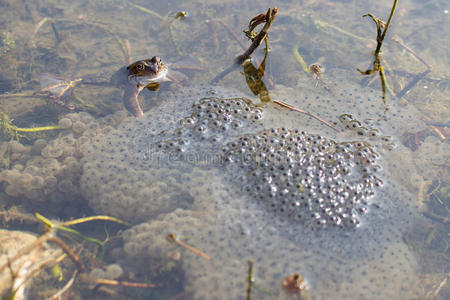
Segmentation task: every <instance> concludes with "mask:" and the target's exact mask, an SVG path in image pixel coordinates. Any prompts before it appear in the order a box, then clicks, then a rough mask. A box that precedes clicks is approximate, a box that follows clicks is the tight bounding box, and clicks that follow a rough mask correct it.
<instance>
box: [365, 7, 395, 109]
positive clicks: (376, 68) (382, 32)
mask: <svg viewBox="0 0 450 300" xmlns="http://www.w3.org/2000/svg"><path fill="white" fill-rule="evenodd" d="M397 2H398V0H394V4H393V5H392V9H391V13H390V15H389V19H388V21H387V23H386V24H385V23H384V22H383V20H381V19H380V18H377V17H375V16H374V15H372V14H370V13H369V14H365V15H363V17H370V18H371V19H372V21H373V22H374V23H375V25H376V26H377V48H376V49H375V53H374V56H375V60H374V61H373V63H372V67H371V68H370V67H369V69H367V70H366V71H362V70H360V69H357V70H358V71H359V72H360V73H361V74H362V75H372V74H373V73H375V72H378V73H379V75H380V79H381V90H382V99H383V103H384V105H385V106H386V86H387V82H386V77H385V74H384V68H383V66H382V65H381V61H380V51H381V46H382V45H383V40H384V37H385V36H386V33H387V30H388V28H389V26H390V25H391V21H392V18H393V17H394V12H395V9H396V7H397ZM383 28H384V29H383ZM386 111H387V107H385V112H386Z"/></svg>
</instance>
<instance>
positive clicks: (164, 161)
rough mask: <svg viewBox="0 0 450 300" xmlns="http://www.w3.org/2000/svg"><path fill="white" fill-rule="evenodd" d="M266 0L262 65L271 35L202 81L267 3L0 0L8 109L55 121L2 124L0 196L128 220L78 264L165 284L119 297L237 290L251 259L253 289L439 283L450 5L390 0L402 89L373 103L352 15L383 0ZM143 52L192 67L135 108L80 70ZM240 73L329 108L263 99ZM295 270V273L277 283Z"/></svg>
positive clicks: (110, 66)
mask: <svg viewBox="0 0 450 300" xmlns="http://www.w3.org/2000/svg"><path fill="white" fill-rule="evenodd" d="M276 4H277V6H278V13H277V15H276V17H275V22H274V24H273V25H272V28H271V29H270V33H269V47H270V51H269V53H268V58H267V60H266V62H265V74H264V76H263V77H262V81H260V80H259V79H260V78H261V76H260V75H261V73H251V70H253V71H255V70H256V69H257V67H258V66H259V64H260V63H261V61H263V57H264V43H263V44H262V45H261V46H260V47H259V48H258V49H257V50H256V51H255V53H254V54H253V60H252V63H253V65H254V67H253V68H252V67H251V65H246V68H245V69H244V68H240V69H239V68H237V69H236V70H234V71H233V72H231V73H229V74H227V75H225V76H224V77H223V78H220V80H217V81H216V82H215V83H214V84H211V83H210V81H211V80H212V79H213V78H215V77H216V76H217V75H218V74H219V73H220V72H222V71H223V70H225V69H226V68H227V67H229V66H230V65H231V64H232V63H233V59H234V58H235V57H236V56H238V55H239V54H242V53H243V52H244V49H243V48H242V47H241V46H240V44H239V43H242V44H243V45H244V47H248V46H249V45H250V42H249V41H248V40H247V38H245V36H244V34H243V33H242V30H244V29H246V26H247V24H248V22H249V20H251V19H252V18H253V17H254V16H256V15H258V14H260V13H265V11H266V10H267V9H268V8H269V7H273V3H270V2H268V1H226V2H224V1H209V2H208V3H207V4H206V3H201V2H198V1H126V2H123V1H95V2H85V1H75V2H64V1H63V2H58V3H48V2H41V1H33V2H31V3H28V2H27V3H26V4H25V3H24V4H23V5H19V4H17V3H16V2H13V1H4V2H2V3H0V5H1V6H3V7H4V8H5V9H6V10H8V11H10V12H11V15H9V16H6V15H2V16H1V19H0V20H1V21H2V22H1V23H0V24H2V26H3V27H2V28H1V30H0V31H1V32H0V33H1V34H2V40H1V44H0V56H1V57H2V61H1V64H2V71H1V73H0V92H1V93H2V94H1V95H0V97H2V95H3V97H2V98H0V110H1V111H2V112H4V113H6V114H7V115H8V116H9V117H10V118H11V119H14V125H17V126H18V127H37V126H44V125H49V124H59V125H61V126H62V127H64V129H62V130H59V131H55V132H53V131H52V132H51V133H48V134H40V135H29V136H28V137H27V138H21V139H20V140H19V143H18V142H9V141H8V136H6V135H5V136H4V137H3V140H2V145H1V146H0V149H1V151H2V152H1V153H2V158H3V159H2V169H1V171H0V181H1V182H2V193H1V198H0V201H1V202H0V204H1V205H2V206H3V207H5V210H8V209H10V208H11V207H13V206H16V205H21V206H22V210H23V212H24V213H30V212H34V211H39V212H41V213H42V214H44V215H48V216H49V217H52V218H65V219H68V218H76V217H78V216H82V215H86V214H94V213H95V214H102V215H110V216H114V217H118V218H120V219H123V220H124V221H126V222H130V223H131V224H132V227H131V228H129V229H127V230H125V231H123V232H122V231H121V232H119V233H118V235H117V236H116V235H115V238H114V239H113V240H114V241H113V242H107V243H106V252H107V253H106V256H105V257H104V259H103V260H98V263H97V265H96V266H94V265H89V266H88V268H87V269H88V270H87V271H86V273H89V274H91V275H92V276H94V277H97V278H103V277H105V278H108V276H110V275H108V274H109V273H108V272H109V271H108V270H109V269H108V268H109V266H111V265H112V264H113V266H116V264H118V265H120V269H121V271H122V273H121V275H120V276H118V277H117V276H116V277H115V278H113V279H121V280H123V281H133V280H134V281H141V282H142V281H148V282H158V283H162V286H163V287H160V288H156V289H153V290H136V291H132V292H130V291H129V290H124V289H118V290H117V293H118V295H119V296H118V297H119V298H121V297H122V298H123V297H125V298H126V297H129V298H135V297H140V298H142V299H148V298H152V299H171V297H182V298H183V299H245V298H246V297H248V293H249V292H248V276H249V275H248V262H249V261H252V262H253V270H252V277H253V279H254V280H253V284H252V290H251V298H253V299H308V298H312V299H330V298H333V299H405V298H408V299H415V298H433V297H434V298H438V299H445V298H446V297H448V295H449V289H448V285H447V277H448V275H447V274H448V270H449V266H448V254H449V250H448V235H447V232H448V204H449V197H448V153H449V146H448V117H449V114H448V101H447V102H446V101H445V100H448V97H449V94H448V81H449V71H448V70H449V68H448V62H449V57H448V42H447V41H446V38H445V37H446V36H448V32H445V31H448V28H449V26H448V22H449V20H448V6H446V5H447V4H446V3H444V1H430V2H429V3H426V4H424V3H421V2H419V1H406V2H403V1H402V2H400V3H399V4H398V7H397V10H396V13H395V16H394V18H393V22H392V24H391V27H390V28H389V31H388V34H387V37H386V40H385V43H384V45H383V48H382V50H383V52H382V56H383V60H382V65H383V66H384V69H385V72H386V76H387V80H388V81H387V82H388V84H389V86H390V88H391V89H392V91H393V93H395V94H397V95H402V96H401V97H396V96H394V95H392V94H391V93H390V92H389V91H388V92H387V96H386V101H385V102H386V103H385V104H384V103H383V99H382V93H381V84H380V79H379V78H377V76H375V77H372V76H366V77H367V78H364V77H365V76H362V75H361V74H360V73H359V72H358V71H357V70H356V69H357V68H360V69H365V68H367V67H368V66H370V65H371V63H372V61H373V56H372V51H373V50H374V49H375V47H376V42H375V36H376V27H375V24H374V23H373V21H372V20H371V19H370V18H362V17H361V16H362V15H363V14H366V13H372V14H374V15H375V16H377V17H381V18H382V19H383V20H387V18H388V16H389V12H390V10H391V6H392V2H391V1H379V2H377V3H376V4H375V3H371V2H370V1H326V0H325V1H281V2H280V3H276ZM4 11H5V10H4ZM179 11H187V12H188V15H187V16H186V17H185V18H182V19H179V18H175V17H174V15H175V14H176V13H177V12H179ZM29 28H33V30H29ZM258 28H259V27H258ZM234 33H235V34H236V35H237V38H235V37H234V36H233V34H234ZM412 52H414V54H413V53H412ZM153 55H158V56H160V57H162V59H163V60H164V61H165V62H169V63H170V62H177V61H178V63H174V64H172V67H170V66H171V65H170V64H169V68H172V69H170V70H171V71H175V69H177V70H176V71H180V72H183V73H184V74H185V79H184V81H182V82H179V83H178V82H177V83H171V84H169V83H163V84H161V85H160V87H159V90H158V91H144V92H143V93H142V94H141V96H140V97H141V98H142V106H143V109H144V113H145V116H144V118H141V119H135V118H134V117H132V116H131V115H129V114H128V113H127V112H126V111H125V110H124V108H123V105H122V103H121V101H122V99H121V98H122V96H121V91H120V89H119V88H117V87H114V86H108V85H106V84H102V85H92V84H88V82H87V81H88V80H87V78H93V77H95V78H97V79H101V80H103V81H104V82H106V81H107V79H108V78H109V77H110V76H111V74H113V73H114V71H116V70H118V69H119V68H121V67H122V66H123V65H126V64H127V62H128V61H131V60H130V57H127V56H131V57H132V58H133V59H134V60H135V59H142V58H150V57H152V56H153ZM186 56H190V57H189V59H186ZM302 61H303V62H304V66H303V67H302ZM183 62H189V65H188V66H186V65H185V66H184V67H183ZM193 62H195V63H194V64H193ZM313 64H315V65H321V66H322V71H323V74H321V75H320V77H319V78H318V77H317V76H313V74H311V72H309V71H308V67H309V66H310V65H313ZM177 66H179V68H177ZM304 67H306V69H305V70H304ZM425 71H427V72H426V73H424V72H425ZM428 71H429V72H428ZM42 73H48V74H51V75H50V76H58V77H60V78H63V79H65V80H67V81H66V82H69V81H70V80H72V83H73V86H70V89H68V92H67V94H65V95H64V97H62V98H61V99H60V100H61V103H53V102H54V99H51V98H48V97H46V96H44V95H42V96H40V95H37V94H35V93H34V92H36V91H38V90H39V88H40V87H39V83H38V80H39V75H40V74H42ZM250 74H253V77H251V76H250ZM255 74H257V76H256V75H255ZM46 76H47V75H46ZM258 76H259V77H258ZM78 78H81V79H83V80H84V83H83V80H77V79H78ZM55 80H56V79H55ZM252 81H253V82H256V83H259V84H260V86H262V85H264V87H265V88H263V89H262V90H263V91H266V90H267V91H268V95H269V97H270V98H271V99H272V100H277V101H283V102H285V103H287V104H289V105H292V106H294V107H295V108H298V109H301V110H304V111H307V112H311V113H313V114H314V115H316V116H318V118H320V119H322V120H324V121H326V122H328V125H327V124H325V122H323V121H320V120H318V118H313V117H311V116H310V115H308V114H304V113H299V112H295V111H292V110H289V109H288V108H286V107H282V106H280V105H277V104H275V103H260V102H261V100H260V97H259V96H258V95H255V94H254V93H253V91H255V87H254V85H252V84H251V83H252ZM369 81H370V82H369ZM55 82H56V81H55ZM58 82H62V81H58ZM69 90H70V91H69ZM60 91H61V90H58V92H60ZM14 95H15V96H14ZM265 97H266V98H262V99H267V95H265ZM61 104H63V105H61ZM69 104H70V105H69ZM72 106H75V107H76V110H75V111H70V110H68V108H70V107H72ZM78 108H80V110H81V112H80V111H78ZM23 134H26V133H23ZM31 228H32V227H31ZM29 230H31V229H29ZM91 230H92V232H93V234H94V233H95V234H96V235H97V234H101V233H102V231H103V225H100V226H98V227H95V226H93V227H92V229H91ZM116 230H117V229H116ZM113 232H114V233H115V232H116V231H115V230H113ZM170 234H175V235H176V236H177V240H178V241H181V242H182V243H185V244H188V245H190V246H192V247H195V248H196V249H198V250H201V251H202V252H204V253H205V254H199V253H194V252H192V251H189V250H188V249H186V248H183V247H181V246H180V245H179V244H177V243H173V242H170V241H168V239H167V237H168V236H169V235H170ZM116 237H117V238H116ZM207 257H210V259H208V258H207ZM108 265H109V266H108ZM67 268H68V270H69V269H70V266H69V267H67ZM110 268H112V267H110ZM114 268H116V267H114ZM114 268H112V269H114ZM111 272H112V271H111ZM111 272H110V273H111ZM296 273H298V274H299V275H300V276H301V278H303V279H304V281H303V282H301V288H298V289H295V288H294V290H293V289H288V288H286V286H284V285H283V282H284V280H286V278H287V277H288V276H291V275H293V274H296ZM164 285H165V286H164ZM285 285H286V284H285ZM46 289H50V285H48V286H38V287H37V288H36V287H35V288H34V290H32V291H31V292H30V293H34V294H32V295H38V294H39V291H41V292H42V291H45V290H46ZM73 289H74V290H73V293H79V294H81V295H83V297H84V298H91V297H92V298H94V297H95V295H94V292H93V291H92V290H91V289H90V288H89V287H88V286H86V287H85V288H82V289H80V290H77V289H75V288H73ZM96 292H97V293H98V294H97V296H98V295H102V293H103V292H104V291H96ZM44 294H45V293H44ZM39 295H40V294H39ZM40 296H41V295H40Z"/></svg>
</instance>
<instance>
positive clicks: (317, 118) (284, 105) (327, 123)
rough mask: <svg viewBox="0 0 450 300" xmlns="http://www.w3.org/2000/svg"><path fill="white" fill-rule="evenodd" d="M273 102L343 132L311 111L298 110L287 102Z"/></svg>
mask: <svg viewBox="0 0 450 300" xmlns="http://www.w3.org/2000/svg"><path fill="white" fill-rule="evenodd" d="M272 101H273V102H274V103H276V104H278V105H280V106H283V107H286V108H289V109H290V110H293V111H296V112H299V113H302V114H305V115H308V116H310V117H312V118H314V119H316V120H318V121H319V122H322V123H323V124H325V125H326V126H328V127H330V128H331V129H333V130H335V131H336V132H341V130H339V129H338V128H336V127H334V126H333V124H331V123H329V122H327V121H325V120H324V119H322V118H321V117H319V116H317V115H315V114H313V113H312V112H309V111H306V110H301V109H298V108H296V107H294V106H292V105H289V104H287V103H285V102H282V101H279V100H276V99H275V100H272Z"/></svg>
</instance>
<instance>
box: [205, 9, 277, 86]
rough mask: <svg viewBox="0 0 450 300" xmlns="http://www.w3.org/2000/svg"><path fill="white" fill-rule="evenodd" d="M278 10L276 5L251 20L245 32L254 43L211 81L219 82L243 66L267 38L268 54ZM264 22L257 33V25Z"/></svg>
mask: <svg viewBox="0 0 450 300" xmlns="http://www.w3.org/2000/svg"><path fill="white" fill-rule="evenodd" d="M277 12H278V8H277V7H276V6H274V8H273V9H270V8H269V9H268V10H267V12H266V14H259V15H257V16H256V17H254V18H252V19H251V20H250V22H249V25H248V29H246V30H244V33H245V35H246V36H247V37H248V38H249V39H250V40H251V41H252V44H251V45H250V46H249V47H248V49H247V50H246V51H245V52H244V53H243V54H242V55H239V56H238V57H236V59H235V61H234V63H233V64H232V65H231V66H229V67H228V68H226V69H225V70H223V71H222V72H221V73H219V74H218V75H216V77H214V79H213V80H211V82H210V83H211V84H215V83H217V82H218V81H220V80H221V79H222V78H224V77H225V76H226V75H228V74H229V73H231V72H232V71H234V70H236V69H237V68H238V67H239V66H241V64H242V63H243V62H244V61H245V60H247V59H249V58H250V55H252V53H253V52H254V51H255V50H256V48H258V46H259V45H260V44H261V42H262V41H263V40H265V42H266V49H265V55H267V54H268V51H269V43H268V37H267V35H268V33H269V29H270V27H271V26H272V23H273V21H274V20H275V16H276V14H277ZM218 22H220V23H221V24H222V25H224V26H225V23H223V22H221V21H218ZM263 23H264V27H263V28H262V29H261V31H260V32H259V33H256V32H255V28H256V26H258V25H260V24H263ZM225 28H227V30H228V31H229V32H230V33H231V34H232V35H233V36H234V34H233V32H232V31H231V29H229V27H228V26H225ZM236 39H237V37H236ZM241 46H242V45H241ZM243 48H244V49H245V47H243Z"/></svg>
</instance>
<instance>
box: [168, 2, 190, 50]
mask: <svg viewBox="0 0 450 300" xmlns="http://www.w3.org/2000/svg"><path fill="white" fill-rule="evenodd" d="M186 15H187V13H186V12H185V11H180V12H178V13H177V14H176V15H175V17H174V18H173V19H172V21H170V23H169V33H170V39H171V40H172V44H173V45H174V47H175V49H176V50H177V53H178V55H179V56H183V55H184V53H183V51H182V50H181V48H180V45H179V44H178V42H177V40H176V39H175V33H174V32H173V23H174V22H175V21H176V20H181V19H182V18H184V17H185V16H186Z"/></svg>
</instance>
